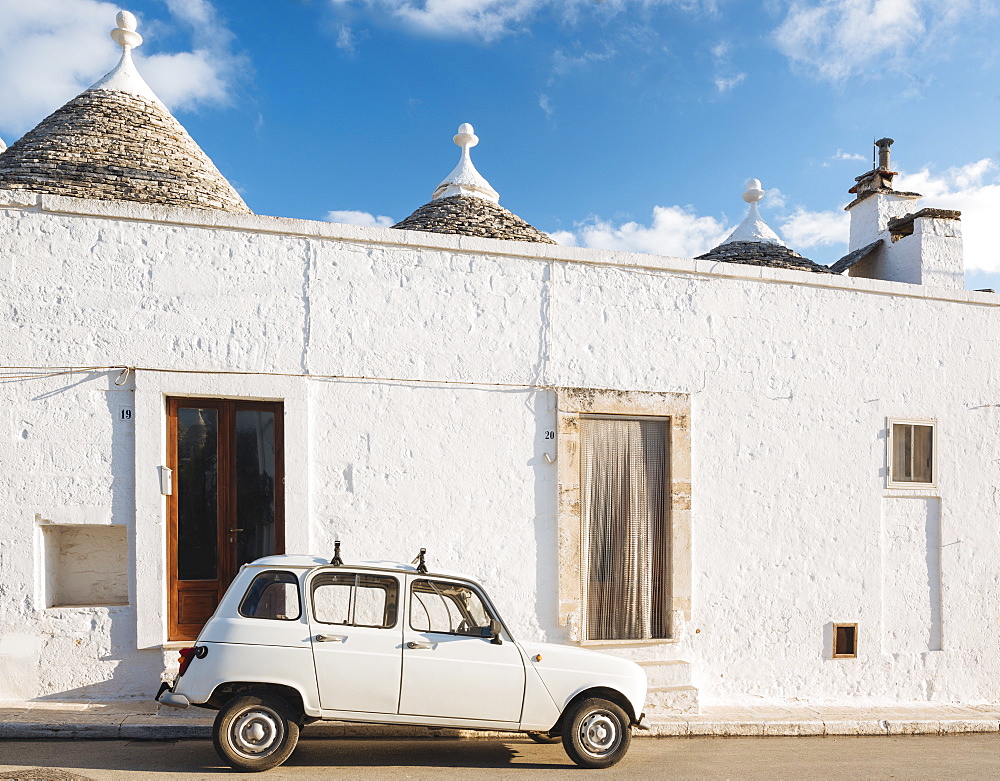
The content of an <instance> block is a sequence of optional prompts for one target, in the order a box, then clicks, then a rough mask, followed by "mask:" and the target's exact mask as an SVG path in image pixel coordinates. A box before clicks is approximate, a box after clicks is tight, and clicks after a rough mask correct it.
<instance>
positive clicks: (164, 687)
mask: <svg viewBox="0 0 1000 781" xmlns="http://www.w3.org/2000/svg"><path fill="white" fill-rule="evenodd" d="M155 699H156V701H157V702H160V703H163V704H164V705H169V706H170V707H171V708H187V707H189V706H190V705H191V701H190V700H189V699H188V698H187V697H185V696H184V695H183V694H175V693H174V691H173V689H172V687H171V686H170V684H169V683H167V682H166V681H164V682H163V683H161V684H160V690H159V691H158V692H157V693H156V697H155Z"/></svg>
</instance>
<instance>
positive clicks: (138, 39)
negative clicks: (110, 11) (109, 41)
mask: <svg viewBox="0 0 1000 781" xmlns="http://www.w3.org/2000/svg"><path fill="white" fill-rule="evenodd" d="M115 21H116V22H117V23H118V26H117V27H116V28H115V29H114V30H112V31H111V37H112V38H113V39H114V42H115V43H117V44H118V45H119V46H121V47H122V48H123V49H125V50H126V51H127V50H128V49H134V48H135V47H136V46H139V45H140V44H141V43H142V36H141V35H139V33H137V32H136V31H135V30H136V28H137V27H138V26H139V22H138V21H137V20H136V18H135V14H133V13H131V12H130V11H119V12H118V16H116V17H115Z"/></svg>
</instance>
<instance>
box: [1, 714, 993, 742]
mask: <svg viewBox="0 0 1000 781" xmlns="http://www.w3.org/2000/svg"><path fill="white" fill-rule="evenodd" d="M133 718H134V717H133ZM651 726H652V729H651V730H650V731H649V732H641V731H635V732H633V737H635V738H667V737H676V738H683V737H691V738H693V737H727V738H728V737H807V736H812V737H824V736H874V737H887V736H899V735H966V734H973V733H990V732H1000V719H992V718H986V719H954V720H890V719H865V720H857V719H851V720H829V721H823V720H821V719H815V720H803V721H661V722H653V723H652V725H651ZM211 737H212V727H211V724H207V723H200V724H176V723H173V724H162V723H156V722H129V721H127V720H125V721H122V722H113V723H79V722H78V723H62V724H56V723H45V722H5V723H0V739H2V740H208V739H211ZM302 737H303V739H307V740H308V739H329V738H416V739H427V738H430V739H434V738H464V739H479V740H510V739H522V738H524V739H526V736H525V735H523V734H522V733H516V732H483V731H474V730H455V729H428V728H426V727H394V726H392V725H381V724H348V723H344V722H336V723H329V724H313V725H311V726H309V727H307V728H305V729H304V730H303V731H302Z"/></svg>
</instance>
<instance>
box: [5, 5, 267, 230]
mask: <svg viewBox="0 0 1000 781" xmlns="http://www.w3.org/2000/svg"><path fill="white" fill-rule="evenodd" d="M118 24H119V27H118V29H116V30H114V31H112V37H114V38H115V40H116V41H118V42H119V43H121V45H122V48H123V54H122V60H121V62H120V63H119V64H118V67H117V68H115V70H113V71H112V72H111V73H109V74H108V75H107V76H106V77H105V78H104V79H102V80H101V81H99V82H98V83H97V84H95V85H94V86H93V87H91V88H90V89H88V90H86V91H85V92H83V93H82V94H80V95H78V96H77V97H75V98H73V99H72V100H71V101H69V102H68V103H67V104H66V105H64V106H63V107H62V108H60V109H59V110H57V111H56V112H55V113H53V114H51V115H50V116H48V117H46V118H45V119H43V120H42V121H41V122H40V123H39V124H38V125H37V126H36V127H35V128H34V129H33V130H31V131H29V132H28V133H26V134H25V135H24V136H23V137H22V138H20V139H19V140H18V141H17V142H15V143H13V144H11V146H10V147H9V148H8V149H7V150H6V151H5V152H3V153H2V154H0V189H6V190H29V191H31V192H38V193H49V194H52V195H68V196H71V197H75V198H96V199H100V200H111V201H134V202H138V203H150V204H157V205H161V206H181V207H188V208H195V209H217V210H220V211H227V212H242V213H249V212H250V209H249V208H248V207H247V205H246V204H245V203H244V202H243V199H242V198H241V197H240V196H239V194H238V193H237V192H236V190H234V189H233V187H232V185H230V184H229V182H228V181H226V179H225V177H223V176H222V174H221V173H219V170H218V169H217V168H216V167H215V165H214V164H213V163H212V161H211V160H210V159H209V158H208V156H207V155H206V154H205V153H204V152H203V151H202V150H201V148H200V147H199V146H198V144H197V143H195V141H194V139H192V138H191V136H190V135H189V134H188V132H187V131H186V130H185V129H184V128H183V127H182V126H181V124H180V123H179V122H178V121H177V120H176V119H174V117H173V116H171V114H170V112H169V110H168V109H167V108H166V106H164V105H163V104H162V103H161V102H160V101H159V100H158V99H157V98H156V96H155V95H154V94H153V92H152V90H150V89H149V87H148V86H147V85H146V83H145V82H144V81H143V80H142V78H141V76H139V74H138V72H137V71H136V69H135V65H134V64H133V62H132V57H131V51H130V50H131V48H132V47H133V46H137V45H138V43H140V42H141V41H142V38H141V37H140V36H139V35H138V33H136V32H135V17H133V16H132V15H131V14H128V13H127V12H122V13H121V14H119V16H118ZM116 33H117V35H116Z"/></svg>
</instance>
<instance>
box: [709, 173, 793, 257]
mask: <svg viewBox="0 0 1000 781" xmlns="http://www.w3.org/2000/svg"><path fill="white" fill-rule="evenodd" d="M763 197H764V190H762V189H761V186H760V179H747V183H746V191H745V192H744V193H743V200H744V201H746V202H747V203H749V204H750V209H749V210H748V211H747V216H746V219H745V220H743V222H741V223H740V224H739V225H737V226H736V230H734V231H733V232H732V233H730V234H729V237H728V238H727V239H726V240H725V241H724V242H722V243H723V244H732V243H733V242H734V241H762V242H765V243H767V244H779V245H780V246H782V247H784V246H785V242H783V241H782V240H781V239H779V238H778V234H777V233H775V232H774V231H773V230H771V227H770V226H769V225H768V224H767V223H766V222H764V220H762V219H761V217H760V212H758V211H757V204H758V203H759V202H760V201H761V199H762V198H763Z"/></svg>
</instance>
